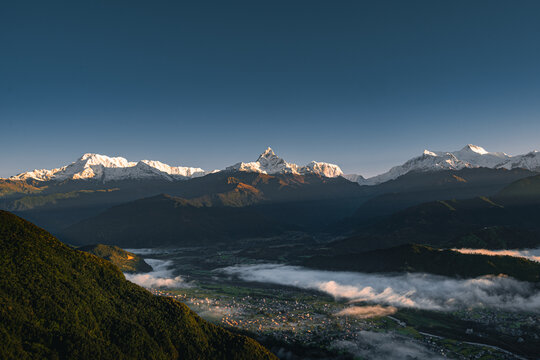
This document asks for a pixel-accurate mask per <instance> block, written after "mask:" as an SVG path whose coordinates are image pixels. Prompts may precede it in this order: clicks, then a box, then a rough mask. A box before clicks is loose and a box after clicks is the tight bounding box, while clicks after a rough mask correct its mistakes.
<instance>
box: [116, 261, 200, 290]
mask: <svg viewBox="0 0 540 360" xmlns="http://www.w3.org/2000/svg"><path fill="white" fill-rule="evenodd" d="M144 260H145V261H146V262H147V263H148V265H150V266H151V267H152V269H153V270H152V271H151V272H148V273H136V274H128V273H124V275H125V277H126V279H127V280H129V281H131V282H133V283H135V284H137V285H140V286H142V287H146V288H159V287H166V288H171V289H176V288H185V287H189V286H190V285H189V284H188V283H186V282H185V281H184V279H183V278H182V277H181V276H174V275H173V271H172V270H171V269H170V267H171V265H172V261H170V260H158V259H144Z"/></svg>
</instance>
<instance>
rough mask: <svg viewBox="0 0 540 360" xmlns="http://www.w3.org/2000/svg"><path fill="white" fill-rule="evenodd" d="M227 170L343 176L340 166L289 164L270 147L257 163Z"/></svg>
mask: <svg viewBox="0 0 540 360" xmlns="http://www.w3.org/2000/svg"><path fill="white" fill-rule="evenodd" d="M225 170H228V171H248V172H258V173H262V174H296V175H305V174H316V175H320V176H324V177H337V176H342V175H343V172H342V171H341V169H340V168H339V166H337V165H334V164H329V163H324V162H317V161H312V162H311V163H309V164H307V165H305V166H298V165H296V164H293V163H289V162H287V161H285V160H284V159H282V158H280V157H278V156H277V155H276V154H275V153H274V151H273V150H272V148H270V147H269V148H267V149H266V150H265V151H264V152H263V153H262V154H261V155H259V157H258V158H257V161H253V162H248V163H244V162H240V163H237V164H234V165H232V166H229V167H227V168H226V169H225Z"/></svg>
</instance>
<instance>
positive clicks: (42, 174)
mask: <svg viewBox="0 0 540 360" xmlns="http://www.w3.org/2000/svg"><path fill="white" fill-rule="evenodd" d="M225 170H229V171H245V172H255V173H261V174H268V175H275V174H294V175H305V174H316V175H320V176H324V177H338V176H342V175H343V171H341V169H340V168H339V166H337V165H334V164H329V163H324V162H317V161H312V162H310V163H309V164H307V165H305V166H299V165H296V164H293V163H289V162H287V161H285V160H284V159H282V158H280V157H278V156H277V155H276V154H275V153H274V151H273V150H272V149H271V148H270V147H269V148H267V149H266V150H265V151H264V152H263V153H262V154H261V155H260V156H259V157H258V159H257V160H256V161H253V162H248V163H244V162H240V163H237V164H235V165H232V166H229V167H227V168H226V169H225ZM217 171H219V170H213V171H206V170H203V169H201V168H198V167H187V166H170V165H167V164H165V163H162V162H160V161H155V160H140V161H138V162H134V161H128V160H127V159H125V158H123V157H109V156H106V155H100V154H94V153H87V154H84V155H83V156H81V157H80V158H78V159H77V160H76V161H75V162H73V163H71V164H69V165H65V166H62V167H59V168H56V169H52V170H47V169H36V170H33V171H27V172H23V173H20V174H18V175H14V176H11V177H9V178H8V179H5V180H11V181H17V180H19V181H26V180H37V181H64V180H97V181H100V182H108V181H121V180H156V179H159V180H167V181H175V180H187V179H192V178H196V177H201V176H204V175H207V174H210V173H214V172H217Z"/></svg>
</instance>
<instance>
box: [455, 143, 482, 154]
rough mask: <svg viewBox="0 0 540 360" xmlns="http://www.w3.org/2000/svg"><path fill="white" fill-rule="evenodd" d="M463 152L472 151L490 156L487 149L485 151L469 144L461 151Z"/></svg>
mask: <svg viewBox="0 0 540 360" xmlns="http://www.w3.org/2000/svg"><path fill="white" fill-rule="evenodd" d="M461 151H472V152H475V153H477V154H481V155H484V154H488V152H487V151H486V149H484V148H483V147H481V146H477V145H472V144H467V145H466V146H465V147H463V149H461Z"/></svg>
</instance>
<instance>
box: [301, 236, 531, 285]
mask: <svg viewBox="0 0 540 360" xmlns="http://www.w3.org/2000/svg"><path fill="white" fill-rule="evenodd" d="M303 265H305V266H309V267H315V268H320V269H326V270H341V271H360V272H404V271H406V272H425V273H430V274H436V275H444V276H451V277H461V278H474V277H478V276H482V275H499V274H505V275H508V276H512V277H514V278H516V279H518V280H523V281H531V282H538V281H540V263H537V262H534V261H530V260H526V259H522V258H516V257H511V256H488V255H477V254H461V253H459V252H456V251H452V250H440V249H434V248H431V247H429V246H423V245H416V244H406V245H401V246H396V247H393V248H389V249H381V250H374V251H366V252H360V253H358V252H349V253H343V254H336V255H326V256H325V255H318V256H314V257H311V258H308V259H306V260H304V262H303Z"/></svg>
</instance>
